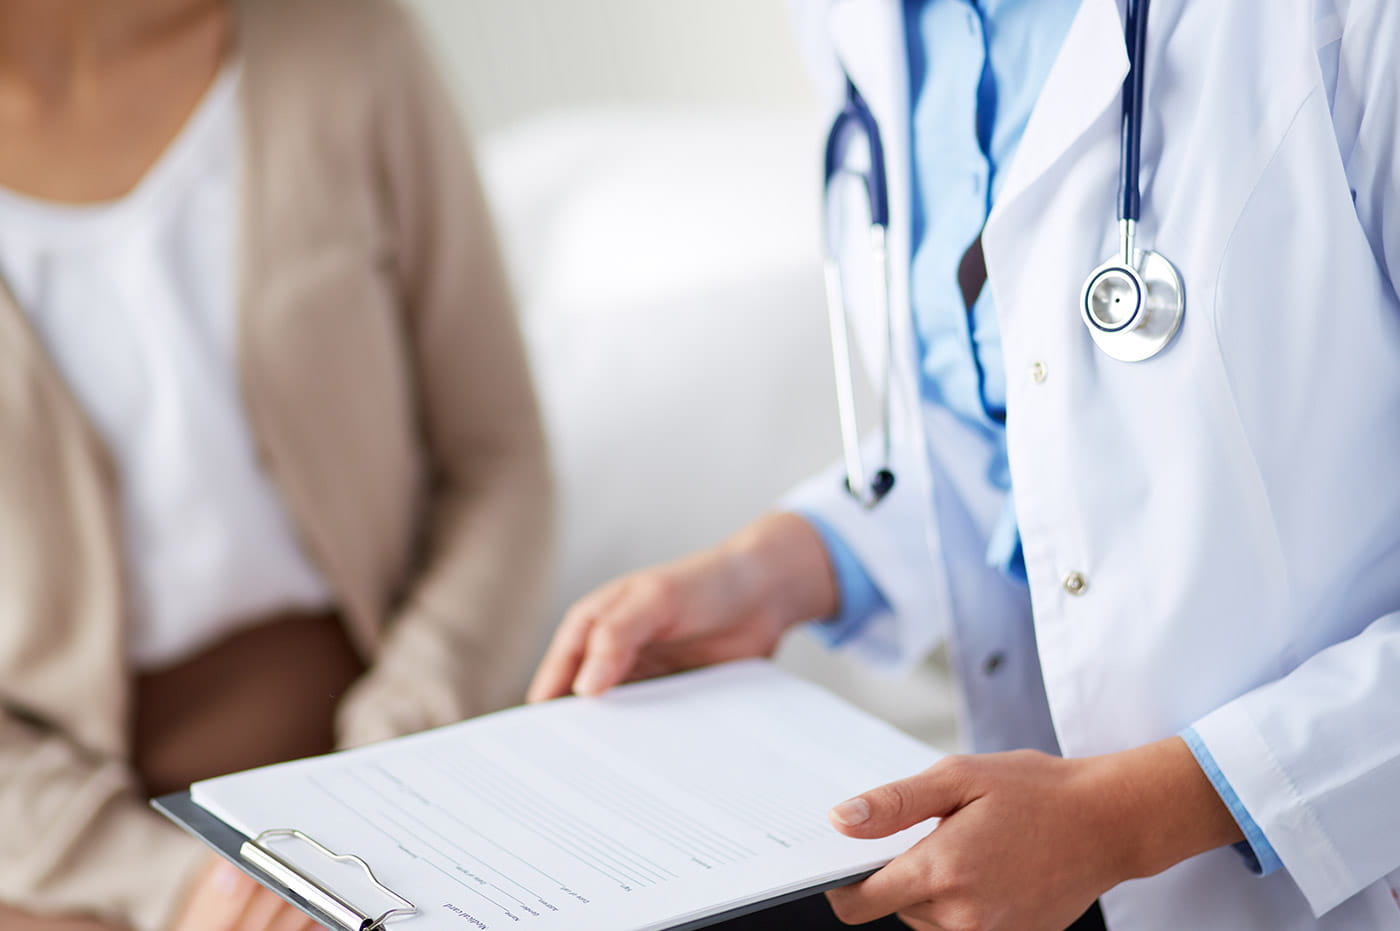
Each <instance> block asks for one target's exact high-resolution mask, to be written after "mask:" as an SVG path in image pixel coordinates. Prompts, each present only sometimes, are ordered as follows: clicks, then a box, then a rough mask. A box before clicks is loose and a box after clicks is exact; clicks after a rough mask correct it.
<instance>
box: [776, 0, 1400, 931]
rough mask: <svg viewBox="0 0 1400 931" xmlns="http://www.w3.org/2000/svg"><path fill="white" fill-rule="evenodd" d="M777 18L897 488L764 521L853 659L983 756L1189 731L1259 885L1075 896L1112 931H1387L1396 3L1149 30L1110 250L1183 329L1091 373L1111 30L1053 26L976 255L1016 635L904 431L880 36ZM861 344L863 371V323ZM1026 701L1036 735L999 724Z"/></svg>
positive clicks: (1360, 0) (967, 497) (895, 237)
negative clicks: (859, 276) (851, 275)
mask: <svg viewBox="0 0 1400 931" xmlns="http://www.w3.org/2000/svg"><path fill="white" fill-rule="evenodd" d="M797 7H798V13H799V16H798V23H799V31H800V34H801V38H802V40H803V43H804V44H805V45H806V46H807V48H808V50H809V51H810V53H811V58H812V60H813V61H814V62H816V63H817V65H818V70H819V72H820V73H821V74H822V75H824V80H825V81H827V82H828V83H829V90H830V91H831V98H830V99H831V103H832V106H833V112H834V108H835V107H836V106H837V105H838V102H839V101H840V100H841V99H842V96H841V93H840V89H841V85H840V83H839V80H840V79H839V74H840V72H839V70H838V69H837V67H836V66H837V62H838V61H839V62H840V63H841V64H842V65H844V67H845V69H846V71H847V72H848V73H849V74H850V76H851V78H852V79H853V80H854V82H855V83H856V85H857V86H858V88H859V89H860V91H861V93H862V94H863V96H864V97H865V99H866V101H867V102H868V103H869V105H870V107H871V109H872V111H873V112H874V114H875V116H876V118H877V120H878V121H879V123H880V127H881V132H882V135H883V138H884V143H885V148H886V161H887V167H888V170H889V183H890V206H891V214H892V220H891V230H890V236H891V243H892V255H893V256H895V257H896V260H895V262H894V269H893V275H892V279H893V280H892V282H891V285H892V294H893V306H894V316H895V345H896V353H895V355H896V362H897V364H896V368H895V377H896V389H895V395H896V397H895V401H896V410H895V435H896V443H895V453H894V467H895V470H896V473H897V476H898V483H897V485H896V488H895V491H894V492H893V493H892V494H891V496H890V498H889V499H887V501H886V502H885V503H884V504H882V505H881V506H880V507H879V508H877V509H876V510H875V511H873V512H869V513H867V512H865V511H862V510H861V509H860V508H859V507H857V506H856V505H854V504H853V503H852V502H850V501H849V500H848V499H847V498H846V496H845V495H844V494H843V493H842V492H841V491H840V482H839V479H838V478H837V474H836V473H835V472H834V471H833V472H832V473H831V474H828V475H824V476H822V477H820V478H818V479H815V480H814V481H813V482H811V483H809V484H808V485H806V486H805V487H803V488H802V489H799V490H798V491H797V492H796V493H795V494H794V496H793V498H792V499H791V501H790V503H791V504H792V505H793V506H794V507H800V508H804V509H807V510H809V511H811V512H814V513H816V514H819V515H820V516H821V517H823V518H824V519H825V520H826V521H827V522H828V523H829V524H831V525H832V526H833V527H834V528H835V529H837V530H838V531H839V532H840V533H842V534H844V536H845V538H846V540H847V541H848V542H849V544H850V545H851V547H852V548H853V549H854V551H855V553H856V554H857V555H858V556H859V557H860V558H861V559H862V560H863V562H864V564H865V565H866V567H867V568H868V569H869V570H870V571H871V573H872V575H873V577H874V579H875V581H876V583H877V584H878V585H879V587H880V589H881V590H882V591H883V593H884V594H885V596H886V598H887V599H888V600H889V601H890V603H891V605H892V611H890V612H888V613H885V614H882V615H881V616H880V617H877V618H876V619H875V620H874V621H873V622H872V623H871V625H870V626H869V628H867V630H866V632H865V633H864V635H863V636H862V637H861V638H860V640H859V641H858V642H857V643H856V644H855V646H856V648H857V649H859V650H862V651H863V652H865V653H866V654H867V655H869V656H870V657H872V658H873V659H875V660H876V661H879V662H885V663H891V664H895V665H898V664H900V663H909V662H913V661H916V660H917V659H918V658H919V657H920V656H922V655H923V654H924V653H925V652H927V650H928V649H929V648H930V647H932V646H933V645H934V644H935V643H937V642H938V641H939V640H940V638H944V637H946V639H947V642H948V645H949V648H950V650H951V653H952V655H953V657H954V662H955V665H956V667H957V670H958V672H959V678H960V681H961V687H962V689H963V697H964V705H965V719H964V723H965V725H966V729H967V731H968V732H969V734H970V740H971V744H972V746H973V747H974V748H975V749H979V750H988V749H1000V748H1004V747H1010V746H1017V745H1031V746H1044V745H1045V744H1046V743H1048V742H1050V740H1051V737H1050V736H1049V735H1051V734H1053V737H1054V738H1056V739H1057V740H1058V744H1059V746H1060V747H1061V748H1062V749H1063V752H1064V753H1065V754H1066V755H1070V756H1081V755H1086V754H1095V753H1103V752H1108V751H1115V750H1121V749H1124V748H1128V747H1132V746H1136V745H1140V744H1143V743H1147V742H1149V741H1152V740H1155V739H1158V738H1162V737H1165V736H1169V735H1171V734H1174V733H1177V732H1178V731H1179V730H1181V729H1183V728H1185V727H1188V726H1193V725H1194V726H1195V727H1196V729H1197V731H1198V732H1199V734H1200V735H1201V737H1202V738H1203V739H1204V741H1205V743H1206V745H1207V746H1208V747H1209V749H1210V751H1211V753H1212V754H1213V755H1214V757H1215V759H1216V761H1217V762H1218V763H1219V765H1220V767H1221V769H1222V771H1223V773H1224V775H1225V776H1226V777H1227V778H1228V780H1229V782H1230V784H1231V785H1232V786H1233V788H1234V789H1235V791H1236V792H1237V793H1238V795H1239V797H1240V799H1241V800H1242V801H1243V803H1244V805H1245V807H1246V808H1247V809H1248V810H1249V812H1250V813H1251V814H1252V816H1253V818H1254V819H1255V821H1256V822H1257V823H1258V824H1259V826H1260V828H1262V830H1263V832H1264V833H1265V835H1266V836H1267V837H1268V839H1269V841H1270V842H1271V843H1272V845H1273V847H1274V848H1275V850H1276V851H1277V852H1278V855H1279V857H1280V858H1281V859H1282V861H1283V864H1284V869H1282V870H1280V871H1278V872H1276V873H1274V874H1272V875H1270V876H1268V877H1265V878H1259V877H1257V876H1255V875H1253V874H1252V873H1251V872H1249V870H1248V869H1247V867H1246V865H1245V862H1244V860H1243V858H1241V857H1240V856H1239V854H1238V853H1237V852H1236V851H1234V850H1232V849H1229V848H1225V849H1221V850H1217V851H1214V852H1211V853H1208V854H1205V855H1203V856H1200V857H1197V858H1194V859H1192V860H1190V861H1187V862H1185V863H1182V864H1180V865H1178V866H1177V867H1175V868H1173V869H1171V870H1169V871H1167V872H1166V873H1164V874H1162V875H1160V876H1157V877H1154V878H1152V879H1147V880H1141V881H1135V882H1131V883H1128V884H1125V885H1123V886H1121V887H1119V888H1117V889H1114V890H1113V891H1111V892H1109V893H1108V894H1106V895H1105V896H1104V898H1103V905H1104V911H1105V915H1106V919H1107V923H1108V926H1109V927H1110V928H1111V929H1113V931H1130V929H1131V931H1138V929H1142V931H1148V929H1151V931H1162V929H1215V928H1218V929H1269V931H1277V929H1294V928H1297V929H1302V928H1327V929H1354V928H1381V929H1400V894H1397V892H1396V890H1397V888H1400V300H1397V296H1396V282H1397V281H1400V156H1397V146H1400V142H1398V141H1397V140H1400V2H1396V0H1230V2H1203V0H1157V2H1155V3H1153V4H1152V7H1151V19H1150V29H1149V40H1148V53H1147V56H1148V57H1147V61H1148V65H1147V79H1146V80H1147V96H1146V106H1147V112H1146V120H1145V127H1144V140H1143V160H1142V164H1143V173H1142V191H1143V205H1144V208H1143V209H1144V215H1143V221H1142V223H1141V226H1140V233H1139V242H1140V244H1141V245H1143V246H1144V247H1147V248H1155V249H1158V250H1159V251H1161V252H1163V253H1164V254H1165V255H1167V256H1168V257H1169V258H1170V259H1171V260H1172V261H1173V262H1175V264H1176V266H1177V268H1178V269H1179V270H1180V272H1181V274H1182V276H1183V278H1184V280H1185V285H1186V293H1187V310H1186V316H1185V320H1184V323H1183V325H1182V329H1181V332H1180V335H1179V336H1178V338H1177V340H1176V342H1175V343H1174V344H1173V345H1172V346H1171V347H1170V348H1168V349H1167V351H1166V352H1164V353H1163V354H1162V355H1160V356H1158V357H1157V358H1155V359H1152V360H1150V361H1147V362H1143V363H1122V362H1116V361H1114V360H1112V359H1110V358H1108V357H1107V356H1105V355H1104V354H1103V353H1101V352H1099V351H1098V350H1096V349H1095V348H1094V346H1093V343H1092V342H1091V341H1090V338H1089V336H1088V334H1087V333H1086V331H1085V329H1084V326H1083V324H1082V322H1081V320H1080V316H1079V312H1078V297H1079V293H1080V289H1081V286H1082V284H1083V281H1084V278H1085V276H1086V275H1087V274H1088V272H1089V271H1090V269H1092V268H1094V267H1095V266H1097V265H1098V264H1099V263H1100V262H1102V261H1103V260H1104V259H1105V258H1107V257H1108V256H1110V255H1111V254H1113V252H1114V251H1115V248H1116V245H1117V238H1116V237H1117V229H1116V223H1115V222H1114V217H1115V212H1114V211H1115V188H1116V180H1117V172H1118V143H1119V131H1118V121H1119V113H1120V102H1121V97H1120V91H1121V84H1122V80H1123V77H1124V75H1125V74H1126V72H1127V54H1126V50H1125V44H1124V39H1123V27H1122V15H1121V11H1120V8H1119V5H1118V3H1116V2H1115V0H1083V2H1082V6H1081V8H1080V10H1079V12H1078V14H1077V16H1076V19H1075V21H1074V23H1073V25H1072V27H1071V28H1070V30H1069V33H1068V36H1067V38H1066V40H1065V43H1064V47H1063V50H1062V51H1061V52H1060V55H1059V58H1058V60H1057V62H1056V63H1055V65H1054V68H1053V70H1052V71H1051V73H1050V76H1049V79H1048V81H1047V83H1046V85H1045V89H1044V91H1043V93H1042V95H1041V97H1040V102H1039V104H1038V106H1037V108H1036V110H1035V112H1034V114H1033V115H1032V117H1031V120H1030V123H1029V125H1028V126H1027V129H1026V132H1025V136H1024V138H1023V141H1022V143H1021V145H1020V149H1019V152H1018V153H1017V155H1016V158H1015V160H1014V162H1013V163H1012V164H1011V165H1010V166H1009V168H1008V169H1006V170H1007V171H1009V174H1008V176H1007V177H1006V179H1005V183H1004V186H1003V188H1002V191H1001V193H1000V196H999V198H998V199H997V201H996V204H995V207H994V209H993V210H992V214H991V217H990V218H989V220H988V223H987V227H986V231H985V233H984V236H983V244H984V249H985V253H986V257H987V267H988V274H989V286H990V287H991V288H992V292H993V295H994V297H995V303H996V308H997V312H998V314H999V319H1000V324H1001V333H1002V342H1003V348H1004V352H1005V359H1006V370H1007V381H1008V385H1007V392H1008V420H1007V437H1008V444H1009V455H1010V465H1011V474H1012V482H1013V487H1014V490H1015V498H1016V509H1017V514H1018V519H1019V522H1020V528H1021V533H1022V537H1023V540H1024V547H1025V556H1026V565H1027V569H1028V574H1029V579H1030V594H1031V597H1030V603H1029V604H1028V603H1026V600H1025V597H1024V593H1023V592H1022V591H1018V589H1017V587H1016V586H1014V585H1011V584H1009V583H1007V582H1005V581H1004V580H1003V579H1002V578H1001V577H1000V575H999V574H998V573H996V572H994V571H992V570H989V569H986V568H985V566H984V562H985V560H984V556H983V554H984V552H985V550H986V543H987V535H988V533H989V532H990V530H991V528H992V526H993V525H994V524H995V521H996V517H997V513H998V508H999V506H1000V496H999V495H998V494H997V493H996V491H995V489H994V488H993V487H991V486H990V484H989V483H988V482H987V480H986V478H985V475H986V471H987V469H986V465H987V462H988V459H989V455H990V453H989V451H988V450H987V448H986V446H985V443H984V441H983V440H982V439H980V438H979V437H978V436H977V435H976V433H975V432H974V431H971V430H967V429H964V428H962V427H960V426H959V424H958V423H957V422H956V421H955V420H954V419H953V418H952V417H951V416H949V415H948V414H947V413H946V412H944V411H940V410H937V409H933V408H931V407H930V406H928V405H925V404H923V403H921V402H920V401H919V399H918V392H917V387H916V381H915V360H914V344H913V338H912V334H911V318H910V312H909V300H908V268H907V264H906V263H907V257H908V253H909V204H910V186H909V172H910V167H909V133H908V123H909V100H908V88H907V77H906V75H907V64H906V53H905V45H904V32H903V22H902V16H901V11H900V8H901V4H900V2H899V0H798V3H797ZM936 66H937V65H936V63H934V64H933V67H936ZM1353 192H1354V193H1353ZM844 241H845V243H847V244H848V245H849V247H850V248H852V249H858V250H862V252H864V250H866V249H867V248H868V239H867V238H865V237H862V236H855V235H851V236H846V237H845V238H844ZM857 328H858V331H859V332H858V333H857V337H858V339H859V340H860V341H861V342H862V347H863V350H864V351H865V353H866V355H867V358H868V359H869V360H871V361H873V360H874V359H876V358H877V357H878V355H877V350H878V339H877V336H878V332H879V331H878V317H877V315H876V314H874V313H869V312H866V313H863V314H861V315H860V319H859V322H858V323H857ZM1035 363H1040V364H1041V365H1042V366H1044V368H1043V373H1044V376H1045V377H1044V378H1043V380H1037V379H1036V378H1034V377H1032V371H1033V365H1035ZM930 502H931V506H930ZM1070 573H1081V574H1082V576H1083V578H1084V579H1085V580H1087V588H1086V589H1085V590H1084V591H1083V592H1082V593H1081V594H1077V595H1076V594H1071V593H1070V592H1069V591H1068V590H1067V588H1066V586H1065V585H1064V580H1065V579H1066V577H1067V576H1068V575H1069V574H1070ZM1032 605H1033V606H1034V611H1033V615H1032V610H1031V609H1032ZM993 653H1002V654H1004V662H1001V663H1000V664H999V665H997V664H989V663H987V658H988V657H990V656H991V655H992V654H993ZM1039 669H1043V681H1044V688H1045V694H1046V696H1047V698H1048V703H1049V708H1050V712H1051V716H1052V718H1053V731H1050V730H1049V729H1048V727H1047V725H1046V723H1045V722H1043V721H1038V720H1035V719H1034V717H1033V716H1028V715H1027V714H1026V713H1025V710H1024V709H1026V708H1028V707H1033V706H1034V704H1035V694H1034V690H1036V689H1037V688H1038V687H1039V684H1038V683H1039V682H1040V680H1041V677H1040V674H1039V671H1038V670H1039ZM1387 877H1388V878H1387Z"/></svg>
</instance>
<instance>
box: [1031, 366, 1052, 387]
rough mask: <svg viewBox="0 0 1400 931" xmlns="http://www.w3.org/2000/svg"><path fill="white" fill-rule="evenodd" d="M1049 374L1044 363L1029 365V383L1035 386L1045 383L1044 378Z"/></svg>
mask: <svg viewBox="0 0 1400 931" xmlns="http://www.w3.org/2000/svg"><path fill="white" fill-rule="evenodd" d="M1048 374H1050V372H1049V370H1048V369H1047V368H1046V367H1045V363H1044V362H1036V363H1034V364H1032V365H1031V381H1033V382H1035V383H1036V384H1037V385H1038V384H1040V383H1041V382H1043V381H1045V376H1046V375H1048Z"/></svg>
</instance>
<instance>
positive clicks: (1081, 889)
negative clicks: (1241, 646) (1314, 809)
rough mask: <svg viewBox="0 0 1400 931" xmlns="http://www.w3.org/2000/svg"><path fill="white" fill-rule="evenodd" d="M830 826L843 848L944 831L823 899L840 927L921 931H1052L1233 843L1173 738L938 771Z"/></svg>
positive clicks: (837, 814) (948, 763) (948, 761)
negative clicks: (1109, 895)
mask: <svg viewBox="0 0 1400 931" xmlns="http://www.w3.org/2000/svg"><path fill="white" fill-rule="evenodd" d="M830 818H831V823H832V825H833V826H834V827H835V828H836V829H837V830H839V831H840V832H841V833H843V834H846V835H849V836H851V837H884V836H886V835H888V834H893V833H895V832H897V831H901V830H903V829H905V828H908V827H912V826H914V825H916V824H919V823H920V822H923V821H926V820H928V819H930V818H941V819H942V820H941V821H940V822H939V823H938V827H937V828H936V829H935V830H933V831H932V833H930V834H929V835H928V836H927V837H925V838H924V839H923V840H921V841H919V843H917V844H916V845H914V847H913V848H912V849H910V850H909V851H908V852H907V853H905V854H903V855H902V856H900V857H897V858H896V859H895V860H893V861H892V862H891V863H889V864H888V865H887V866H886V867H885V868H884V869H882V870H880V871H879V872H878V873H876V874H874V875H873V876H871V877H870V878H869V879H866V880H864V881H862V882H859V883H855V884H854V885H850V886H846V887H844V888H841V889H836V890H833V891H831V892H829V893H827V896H828V898H829V899H830V900H831V905H832V908H833V909H835V911H836V915H837V917H839V918H840V919H841V920H842V921H844V922H847V923H850V924H855V923H860V922H866V921H872V920H874V919H876V918H880V917H883V916H885V915H889V914H893V913H897V914H898V915H899V917H900V918H901V919H902V920H903V921H904V922H905V923H906V924H908V925H909V926H910V927H912V928H915V929H919V931H932V929H937V931H973V929H976V931H1063V929H1064V928H1066V927H1067V926H1068V925H1070V924H1071V923H1072V922H1073V921H1074V920H1075V919H1076V918H1078V917H1079V916H1080V915H1082V914H1083V913H1084V912H1085V911H1086V910H1087V909H1088V908H1089V906H1090V905H1092V904H1093V902H1094V900H1095V899H1097V898H1098V897H1099V896H1100V895H1102V894H1103V893H1104V892H1106V891H1107V890H1109V889H1111V888H1113V887H1114V886H1116V885H1118V884H1119V883H1120V882H1123V881H1125V880H1128V879H1134V878H1139V877H1144V876H1151V875H1154V874H1156V873H1159V872H1161V871H1162V870H1164V869H1167V868H1168V867H1170V866H1172V865H1174V864H1176V863H1178V862H1180V861H1181V860H1184V859H1186V858H1187V857H1191V856H1195V855H1196V854H1198V853H1204V852H1205V851H1207V850H1213V849H1214V848H1216V847H1221V846H1224V845H1225V844H1229V843H1233V842H1235V841H1239V840H1241V839H1242V838H1243V835H1242V833H1241V832H1240V829H1239V827H1238V826H1237V825H1236V824H1235V820H1234V818H1233V817H1232V816H1231V815H1230V812H1229V809H1227V808H1226V807H1225V804H1224V803H1223V802H1222V801H1221V800H1220V797H1219V795H1217V794H1216V791H1215V789H1214V787H1213V786H1212V785H1211V783H1210V780H1208V779H1207V778H1206V776H1205V774H1204V773H1203V772H1202V771H1201V768H1200V766H1199V765H1198V764H1197V763H1196V760H1195V757H1194V756H1193V755H1192V754H1191V751H1190V749H1188V748H1187V746H1186V744H1185V742H1184V741H1182V740H1181V739H1180V738H1177V737H1173V738H1170V739H1168V740H1163V741H1159V742H1157V743H1154V744H1149V745H1147V746H1145V747H1139V748H1137V749H1134V750H1128V751H1124V752H1122V753H1114V754H1108V755H1106V756H1098V757H1087V758H1083V759H1071V760H1065V759H1060V758H1059V757H1052V756H1048V755H1046V754H1043V753H1036V752H1034V751H1030V750H1020V751H1016V752H1013V753H994V754H987V755H984V756H952V757H945V758H944V759H943V760H940V761H939V762H938V763H936V764H935V765H934V766H932V767H930V768H929V769H927V770H925V771H923V772H922V773H920V774H918V775H917V776H913V777H910V778H908V779H904V780H901V781H899V782H894V783H890V784H889V785H886V786H882V787H880V788H878V789H875V790H873V791H870V792H866V793H865V794H863V795H859V796H857V797H856V798H853V799H850V800H849V801H846V802H843V803H841V804H840V805H837V806H836V807H835V808H833V809H832V811H831V814H830Z"/></svg>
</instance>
